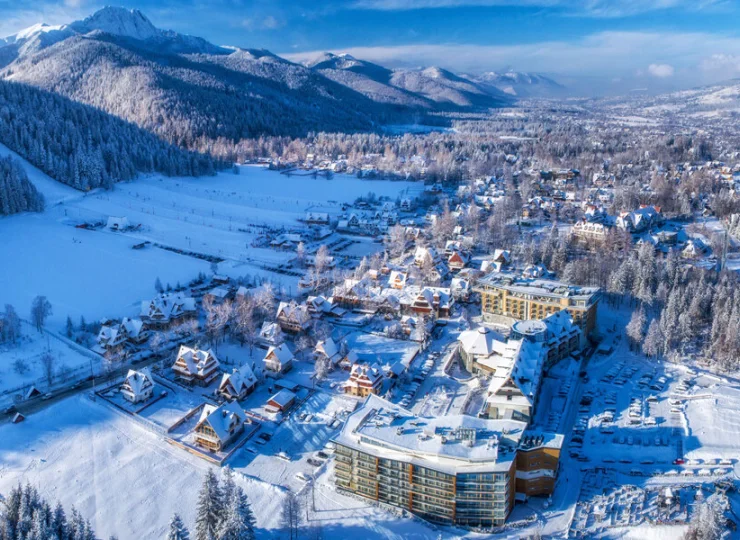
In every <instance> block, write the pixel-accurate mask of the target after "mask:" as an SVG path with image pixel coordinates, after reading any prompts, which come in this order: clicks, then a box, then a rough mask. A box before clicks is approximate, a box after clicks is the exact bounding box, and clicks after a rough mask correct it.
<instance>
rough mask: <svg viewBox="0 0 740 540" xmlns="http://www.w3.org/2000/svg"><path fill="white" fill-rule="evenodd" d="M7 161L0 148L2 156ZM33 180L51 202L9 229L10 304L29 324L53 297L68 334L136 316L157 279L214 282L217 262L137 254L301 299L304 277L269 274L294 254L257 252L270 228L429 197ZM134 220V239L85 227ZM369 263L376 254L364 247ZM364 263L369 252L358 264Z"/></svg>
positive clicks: (358, 187) (413, 190)
mask: <svg viewBox="0 0 740 540" xmlns="http://www.w3.org/2000/svg"><path fill="white" fill-rule="evenodd" d="M8 152H9V151H8V150H7V149H6V148H4V147H0V155H3V153H8ZM23 164H24V167H25V169H26V171H27V172H28V175H29V178H30V179H31V181H32V182H33V183H34V184H35V185H36V187H37V188H38V189H39V190H40V191H41V192H42V193H43V194H44V196H45V197H46V200H47V208H46V210H45V212H43V213H41V214H23V215H16V216H11V217H5V218H0V237H2V238H3V239H4V241H3V248H4V253H5V261H4V263H3V264H2V265H0V305H4V304H6V303H9V304H12V305H14V306H16V310H17V311H18V313H19V314H20V315H21V317H27V316H28V311H29V309H30V304H31V301H32V299H33V298H34V297H35V296H36V295H45V296H47V297H48V298H49V300H50V302H51V304H52V306H53V309H54V312H53V314H52V316H51V318H50V323H51V324H52V325H55V326H56V327H57V328H60V327H61V325H63V323H64V320H65V319H66V317H67V316H68V315H70V316H71V317H72V318H73V319H74V320H75V321H77V320H78V319H79V317H80V316H84V317H85V318H86V319H87V320H88V321H91V320H97V319H101V318H103V317H120V316H131V315H136V314H138V306H139V302H140V301H141V300H145V299H149V298H151V297H152V296H153V295H154V294H155V290H154V282H155V279H156V278H157V277H159V278H160V280H161V282H162V283H163V284H164V285H165V286H166V285H167V284H170V285H172V286H175V285H176V284H177V283H182V284H184V283H186V282H188V281H189V280H191V279H193V278H194V277H196V276H197V275H198V273H199V272H208V269H209V263H208V262H207V261H205V260H202V259H198V258H194V257H191V256H188V255H183V254H180V253H175V252H172V251H168V250H165V249H161V248H159V247H155V246H152V245H150V246H148V247H147V248H145V249H141V250H134V249H132V247H133V246H134V245H135V244H138V243H141V242H142V241H147V240H148V241H151V242H153V243H158V244H160V245H162V246H165V247H168V248H175V249H179V250H186V251H191V252H196V253H201V254H205V255H210V256H214V257H218V258H221V259H224V262H223V263H221V264H220V265H219V272H221V273H223V274H226V275H229V276H231V277H242V276H244V275H253V276H257V275H258V276H261V277H265V278H269V279H273V280H275V281H276V282H277V283H278V284H280V285H283V287H285V288H286V289H287V290H289V291H293V292H295V291H296V288H297V282H298V277H295V276H285V275H282V274H275V273H273V272H271V271H270V270H269V269H265V267H266V266H267V267H271V266H274V265H276V264H281V263H284V262H286V261H288V260H289V259H290V258H291V257H292V256H293V255H292V254H291V253H289V252H279V251H275V250H271V249H268V248H255V247H252V246H251V244H252V242H253V241H254V240H255V238H256V237H257V235H258V234H259V233H260V231H261V229H262V228H263V227H265V226H267V227H272V228H280V227H285V228H295V227H300V226H301V224H300V223H299V222H298V221H297V219H298V218H302V217H304V216H305V213H306V211H307V210H314V211H322V212H327V213H329V214H330V215H334V216H335V215H338V214H339V213H340V212H341V205H342V204H343V203H348V202H349V203H351V202H353V201H354V200H355V199H356V198H357V197H359V196H362V195H367V194H368V193H369V192H373V193H375V194H376V195H378V196H386V197H390V198H391V199H393V200H395V199H396V198H397V197H399V196H406V195H410V196H414V195H415V194H418V193H419V192H420V191H421V189H422V186H421V185H420V184H418V183H411V182H390V181H373V180H361V179H358V178H356V177H353V176H347V175H335V176H334V177H333V178H332V179H326V178H322V177H313V176H311V175H309V176H297V175H292V176H286V175H283V174H280V173H277V172H274V171H269V170H267V169H265V168H263V167H253V166H245V167H241V168H240V174H238V175H235V174H233V173H232V172H230V171H229V172H222V173H219V174H218V175H217V176H215V177H205V178H165V177H162V176H158V175H154V176H149V177H142V178H139V179H137V180H136V181H135V182H131V183H122V184H118V185H117V186H116V188H115V189H114V190H113V191H110V192H105V191H94V192H91V193H87V194H83V193H80V192H77V191H75V190H73V189H71V188H69V187H67V186H63V185H61V184H59V183H58V182H55V181H54V180H52V179H50V178H49V177H48V176H46V175H45V174H44V173H42V172H41V171H39V170H38V169H36V168H34V167H33V166H31V165H30V164H28V163H27V162H25V161H24V162H23ZM111 216H115V217H126V218H128V221H129V223H130V224H132V225H134V226H140V227H138V228H137V230H135V231H130V232H125V233H114V232H111V231H108V230H107V229H105V228H100V229H96V230H84V229H78V228H75V225H77V224H80V223H83V222H100V221H102V222H103V223H105V222H106V221H107V219H108V217H111ZM358 245H359V246H360V247H361V249H360V252H363V251H364V253H369V252H371V251H373V250H375V249H376V247H375V246H373V245H372V244H371V243H369V242H363V243H360V244H358ZM360 254H362V253H360Z"/></svg>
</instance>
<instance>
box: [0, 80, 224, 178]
mask: <svg viewBox="0 0 740 540" xmlns="http://www.w3.org/2000/svg"><path fill="white" fill-rule="evenodd" d="M0 143H2V144H3V145H5V146H7V147H8V148H9V149H11V150H13V151H14V152H16V153H17V154H18V155H20V156H21V157H23V158H24V159H26V160H27V161H28V162H30V163H32V164H33V165H34V166H36V167H38V168H39V169H41V170H42V171H43V172H45V173H46V174H48V175H49V176H51V177H52V178H54V179H56V180H58V181H59V182H62V183H64V184H67V185H69V186H72V187H73V188H75V189H79V190H83V191H87V190H89V189H94V188H97V187H106V188H109V187H111V186H112V185H113V184H114V183H115V182H119V181H122V180H130V179H133V178H135V177H136V175H137V174H138V173H139V172H154V171H157V172H161V173H163V174H167V175H172V176H201V175H207V174H213V173H214V168H215V167H214V163H213V161H212V159H211V158H210V157H208V156H204V155H201V154H194V153H192V152H187V151H185V150H181V149H180V148H177V147H175V146H173V145H170V144H168V143H166V142H164V141H162V140H160V139H158V138H157V137H155V136H154V135H152V134H151V133H148V132H147V131H144V130H143V129H141V128H138V127H136V126H134V125H132V124H129V123H127V122H123V121H122V120H120V119H118V118H116V117H114V116H112V115H109V114H106V113H104V112H102V111H100V110H98V109H94V108H92V107H88V106H85V105H81V104H79V103H75V102H74V101H71V100H69V99H66V98H63V97H61V96H59V95H56V94H52V93H49V92H44V91H42V90H39V89H37V88H34V87H31V86H27V85H22V84H16V83H11V82H8V81H0Z"/></svg>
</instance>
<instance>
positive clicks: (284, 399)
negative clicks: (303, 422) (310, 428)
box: [268, 388, 296, 409]
mask: <svg viewBox="0 0 740 540" xmlns="http://www.w3.org/2000/svg"><path fill="white" fill-rule="evenodd" d="M295 397H296V395H295V394H294V393H293V392H291V391H290V390H287V389H285V388H283V389H282V390H280V392H278V393H277V394H275V395H274V396H272V397H271V398H270V399H269V400H268V401H271V402H272V403H274V404H275V405H277V406H278V407H280V408H281V409H285V408H286V407H288V406H289V405H290V404H291V402H292V401H293V400H295Z"/></svg>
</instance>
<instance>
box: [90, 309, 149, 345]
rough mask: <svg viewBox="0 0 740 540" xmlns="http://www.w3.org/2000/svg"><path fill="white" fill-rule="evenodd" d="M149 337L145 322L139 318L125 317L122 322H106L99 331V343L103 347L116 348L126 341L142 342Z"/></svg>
mask: <svg viewBox="0 0 740 540" xmlns="http://www.w3.org/2000/svg"><path fill="white" fill-rule="evenodd" d="M148 337H149V333H148V332H147V331H145V330H144V323H143V322H142V321H141V320H139V319H129V318H128V317H125V318H124V319H123V320H122V321H121V322H120V323H116V324H105V325H103V326H102V327H101V328H100V332H99V333H98V338H97V341H98V345H99V346H100V347H101V348H102V349H106V350H107V349H115V348H117V347H120V346H121V345H123V344H124V343H127V342H130V343H137V344H141V343H143V342H144V341H146V339H147V338H148Z"/></svg>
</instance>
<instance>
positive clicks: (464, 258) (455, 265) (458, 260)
mask: <svg viewBox="0 0 740 540" xmlns="http://www.w3.org/2000/svg"><path fill="white" fill-rule="evenodd" d="M469 260H470V257H468V255H467V254H466V253H463V252H461V251H453V252H452V254H451V255H450V257H449V258H448V259H447V266H449V268H450V270H452V271H455V270H462V269H463V268H465V267H466V266H467V265H468V261H469Z"/></svg>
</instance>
